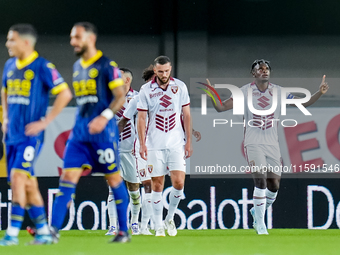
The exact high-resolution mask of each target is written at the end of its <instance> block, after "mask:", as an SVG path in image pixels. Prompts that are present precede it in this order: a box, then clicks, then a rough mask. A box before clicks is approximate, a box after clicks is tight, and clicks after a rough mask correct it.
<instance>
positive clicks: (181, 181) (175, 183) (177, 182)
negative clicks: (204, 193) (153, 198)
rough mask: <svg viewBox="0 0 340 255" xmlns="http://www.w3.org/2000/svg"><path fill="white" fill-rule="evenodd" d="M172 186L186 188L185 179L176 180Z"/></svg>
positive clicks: (178, 188)
mask: <svg viewBox="0 0 340 255" xmlns="http://www.w3.org/2000/svg"><path fill="white" fill-rule="evenodd" d="M172 186H173V187H174V188H175V189H177V190H181V189H183V188H184V180H175V181H174V182H173V183H172Z"/></svg>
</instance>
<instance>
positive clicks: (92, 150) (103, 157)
mask: <svg viewBox="0 0 340 255" xmlns="http://www.w3.org/2000/svg"><path fill="white" fill-rule="evenodd" d="M118 167H119V154H118V146H117V143H95V142H79V141H74V140H69V141H68V142H67V145H66V149H65V154H64V170H65V171H70V170H75V169H79V168H82V169H86V168H87V169H90V170H92V172H99V173H103V174H105V175H108V174H113V173H115V172H117V171H118Z"/></svg>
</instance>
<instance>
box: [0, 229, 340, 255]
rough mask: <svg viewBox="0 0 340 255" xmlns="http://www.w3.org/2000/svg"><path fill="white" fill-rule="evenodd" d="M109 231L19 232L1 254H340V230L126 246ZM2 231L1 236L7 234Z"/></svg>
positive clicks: (210, 234)
mask: <svg viewBox="0 0 340 255" xmlns="http://www.w3.org/2000/svg"><path fill="white" fill-rule="evenodd" d="M105 232H106V231H102V230H98V231H90V230H84V231H78V230H72V231H61V239H60V242H59V243H58V244H55V245H48V246H26V245H25V243H27V242H29V241H30V240H32V237H30V236H29V235H28V234H27V233H26V231H21V232H20V237H19V238H20V244H19V246H11V247H0V254H4V255H10V254H18V255H19V254H20V255H29V254H32V255H54V254H55V255H68V254H74V255H89V254H91V255H92V254H95V255H105V254H110V255H125V254H128V255H139V254H145V255H151V254H175V255H182V254H195V255H197V254H205V255H210V254H230V255H232V254H245V255H247V254H249V255H250V254H253V255H264V254H266V255H267V254H268V255H280V254H282V255H283V254H284V255H289V254H297V255H302V254H308V255H313V254H315V255H321V254H322V255H324V254H325V255H328V254H340V230H336V229H334V230H333V229H332V230H306V229H273V230H269V235H268V236H258V235H256V234H255V232H254V230H252V229H250V230H180V231H178V235H177V236H176V237H169V236H167V237H154V236H133V237H132V242H131V243H127V244H116V243H108V241H109V240H110V239H111V237H108V236H105V235H104V234H105ZM4 234H5V233H4V231H0V236H1V237H2V236H3V235H4Z"/></svg>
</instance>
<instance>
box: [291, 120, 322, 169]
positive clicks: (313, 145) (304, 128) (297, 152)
mask: <svg viewBox="0 0 340 255" xmlns="http://www.w3.org/2000/svg"><path fill="white" fill-rule="evenodd" d="M315 131H317V127H316V123H315V122H314V121H310V122H305V123H301V124H298V125H297V126H295V127H285V128H284V132H285V136H286V143H287V147H288V153H289V158H290V162H291V164H292V165H293V166H296V172H300V171H303V170H305V168H304V165H305V164H309V165H310V164H314V165H315V166H319V165H320V166H322V164H323V163H324V161H323V159H322V158H316V159H311V160H307V161H304V160H303V159H302V152H304V151H309V150H313V149H318V148H319V141H318V140H317V139H316V138H312V139H308V140H303V141H299V135H303V134H307V133H311V132H315ZM300 166H301V167H300Z"/></svg>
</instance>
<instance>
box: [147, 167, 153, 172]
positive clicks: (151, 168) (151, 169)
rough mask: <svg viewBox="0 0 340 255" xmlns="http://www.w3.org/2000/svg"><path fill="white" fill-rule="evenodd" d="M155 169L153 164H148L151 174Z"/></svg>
mask: <svg viewBox="0 0 340 255" xmlns="http://www.w3.org/2000/svg"><path fill="white" fill-rule="evenodd" d="M152 171H153V165H148V172H149V173H150V174H151V173H152Z"/></svg>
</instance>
